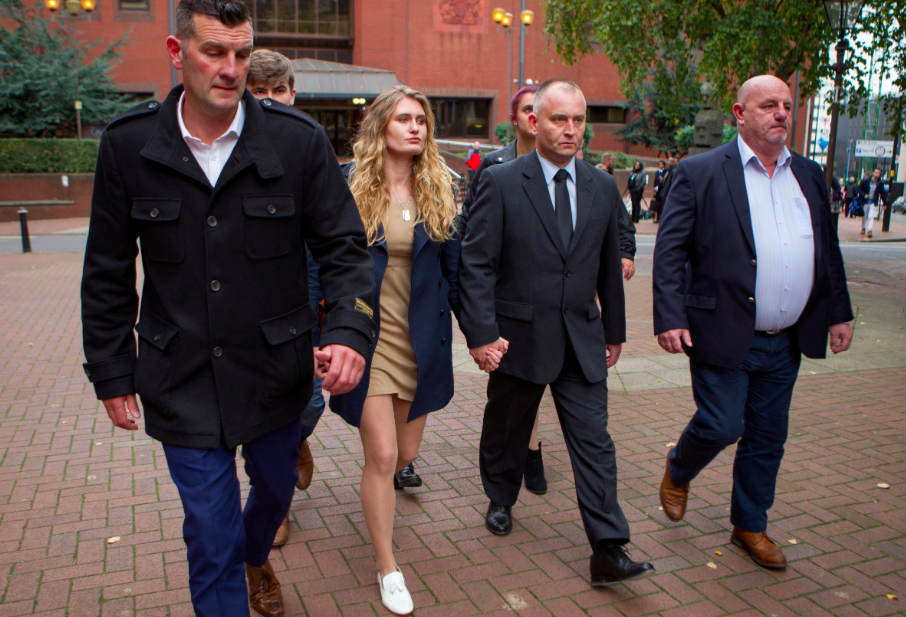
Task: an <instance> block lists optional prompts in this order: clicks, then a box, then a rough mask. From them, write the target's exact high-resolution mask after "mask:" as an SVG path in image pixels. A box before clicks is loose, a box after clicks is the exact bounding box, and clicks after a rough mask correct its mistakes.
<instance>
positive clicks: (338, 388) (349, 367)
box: [315, 345, 365, 394]
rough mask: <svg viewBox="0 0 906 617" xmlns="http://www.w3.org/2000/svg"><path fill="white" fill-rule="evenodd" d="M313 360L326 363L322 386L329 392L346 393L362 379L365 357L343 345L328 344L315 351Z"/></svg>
mask: <svg viewBox="0 0 906 617" xmlns="http://www.w3.org/2000/svg"><path fill="white" fill-rule="evenodd" d="M315 362H319V363H322V364H324V365H326V369H327V374H326V375H325V376H324V384H323V385H322V388H324V389H325V390H327V391H328V392H330V393H331V394H346V393H347V392H349V391H350V390H352V389H353V388H355V387H356V386H357V385H359V381H361V380H362V373H364V372H365V358H363V357H362V354H360V353H359V352H357V351H355V350H354V349H351V348H349V347H346V346H345V345H328V346H326V347H322V348H321V349H319V350H318V351H316V352H315Z"/></svg>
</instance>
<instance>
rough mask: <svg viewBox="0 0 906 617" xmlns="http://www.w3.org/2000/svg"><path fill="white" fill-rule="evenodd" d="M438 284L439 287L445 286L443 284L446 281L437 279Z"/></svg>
mask: <svg viewBox="0 0 906 617" xmlns="http://www.w3.org/2000/svg"><path fill="white" fill-rule="evenodd" d="M437 286H438V287H443V286H444V281H443V279H441V280H439V281H437Z"/></svg>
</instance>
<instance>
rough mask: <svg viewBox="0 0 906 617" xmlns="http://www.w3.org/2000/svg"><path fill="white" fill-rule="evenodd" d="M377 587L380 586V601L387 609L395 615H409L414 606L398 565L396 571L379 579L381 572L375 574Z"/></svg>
mask: <svg viewBox="0 0 906 617" xmlns="http://www.w3.org/2000/svg"><path fill="white" fill-rule="evenodd" d="M377 582H378V587H380V588H381V603H383V605H384V606H386V607H387V610H388V611H390V612H391V613H394V614H396V615H409V614H410V613H412V610H413V609H414V608H415V606H414V605H413V604H412V596H410V595H409V590H408V589H406V579H404V578H403V573H402V571H401V570H400V567H399V566H397V567H396V572H391V573H390V574H388V575H387V576H385V577H384V580H383V581H381V573H380V572H378V575H377Z"/></svg>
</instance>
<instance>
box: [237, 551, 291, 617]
mask: <svg viewBox="0 0 906 617" xmlns="http://www.w3.org/2000/svg"><path fill="white" fill-rule="evenodd" d="M245 575H246V576H247V577H248V580H249V604H250V605H251V607H252V608H253V609H255V610H256V611H257V612H259V613H261V614H262V615H265V617H280V616H281V615H283V594H282V593H280V581H278V580H277V577H276V576H275V575H274V568H273V566H271V562H270V561H265V562H264V565H263V566H261V567H260V568H256V567H254V566H250V565H249V564H245Z"/></svg>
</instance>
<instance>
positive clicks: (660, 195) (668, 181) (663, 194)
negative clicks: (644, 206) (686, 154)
mask: <svg viewBox="0 0 906 617" xmlns="http://www.w3.org/2000/svg"><path fill="white" fill-rule="evenodd" d="M675 172H676V159H675V158H674V157H672V156H671V157H670V158H668V159H667V169H666V170H665V171H664V177H663V178H661V183H660V185H659V186H658V188H657V192H656V193H655V194H654V197H652V198H651V205H650V206H649V208H648V209H649V210H651V212H652V213H653V214H654V222H655V223H659V222H660V220H661V212H662V211H663V210H664V203H665V202H666V201H667V194H668V193H669V192H670V187H671V185H672V184H673V174H674V173H675Z"/></svg>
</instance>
